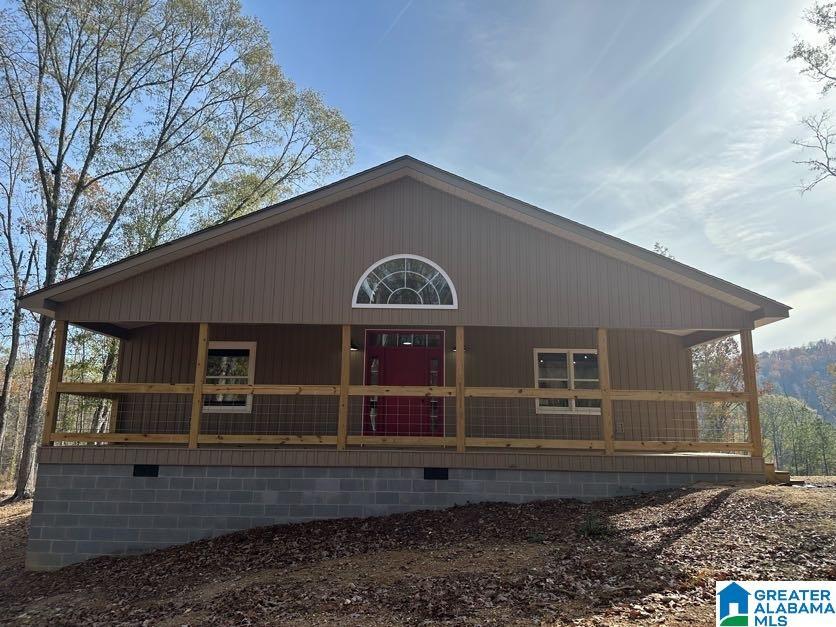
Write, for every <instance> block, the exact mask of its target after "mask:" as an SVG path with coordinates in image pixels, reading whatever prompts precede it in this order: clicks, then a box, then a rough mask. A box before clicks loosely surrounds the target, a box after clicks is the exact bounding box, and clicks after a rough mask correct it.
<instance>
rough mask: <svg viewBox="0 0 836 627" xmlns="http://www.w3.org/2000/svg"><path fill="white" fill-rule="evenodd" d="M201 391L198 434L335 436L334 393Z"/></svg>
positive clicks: (337, 411)
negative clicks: (222, 394)
mask: <svg viewBox="0 0 836 627" xmlns="http://www.w3.org/2000/svg"><path fill="white" fill-rule="evenodd" d="M219 396H221V395H205V396H204V397H203V398H204V412H203V415H202V417H201V421H200V433H201V434H202V435H294V436H297V435H298V436H303V435H317V436H332V435H333V436H335V435H336V434H337V418H338V414H339V398H338V397H336V396H304V395H272V394H251V395H243V394H242V395H224V397H223V398H219Z"/></svg>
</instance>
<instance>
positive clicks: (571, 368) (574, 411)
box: [534, 348, 601, 416]
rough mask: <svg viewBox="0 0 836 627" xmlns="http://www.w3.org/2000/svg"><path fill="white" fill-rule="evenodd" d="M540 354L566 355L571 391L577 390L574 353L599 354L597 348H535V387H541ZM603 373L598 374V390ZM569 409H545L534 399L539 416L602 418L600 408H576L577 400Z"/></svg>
mask: <svg viewBox="0 0 836 627" xmlns="http://www.w3.org/2000/svg"><path fill="white" fill-rule="evenodd" d="M540 353H566V373H567V375H568V376H569V381H568V383H569V389H570V390H574V389H575V365H574V360H573V359H572V355H573V354H574V353H592V354H594V355H597V354H598V349H597V348H535V349H534V387H536V388H539V387H540ZM600 376H601V373H600V372H599V373H598V389H600V387H601V378H600ZM580 380H581V381H593V380H594V379H580ZM584 389H589V388H584ZM568 400H569V406H568V407H543V406H541V405H540V399H539V398H535V399H534V409H535V410H536V412H537V413H538V414H571V415H582V416H583V415H586V416H600V415H601V408H600V407H575V399H574V398H570V399H568Z"/></svg>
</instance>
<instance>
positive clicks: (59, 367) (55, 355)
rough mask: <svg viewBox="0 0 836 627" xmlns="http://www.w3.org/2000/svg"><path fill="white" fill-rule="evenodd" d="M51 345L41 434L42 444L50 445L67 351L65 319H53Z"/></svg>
mask: <svg viewBox="0 0 836 627" xmlns="http://www.w3.org/2000/svg"><path fill="white" fill-rule="evenodd" d="M53 342H54V344H53V347H52V371H51V372H50V374H49V391H48V392H47V397H46V414H45V415H44V430H43V435H42V436H41V444H42V445H43V446H52V434H53V433H55V422H56V420H57V418H58V384H59V383H60V382H61V379H63V378H64V355H65V353H66V351H67V321H66V320H56V321H55V336H54V337H53Z"/></svg>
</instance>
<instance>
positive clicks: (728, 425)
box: [613, 401, 749, 443]
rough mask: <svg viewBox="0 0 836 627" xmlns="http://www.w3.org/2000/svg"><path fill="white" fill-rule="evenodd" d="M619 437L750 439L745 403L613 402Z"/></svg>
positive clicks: (663, 439) (629, 438)
mask: <svg viewBox="0 0 836 627" xmlns="http://www.w3.org/2000/svg"><path fill="white" fill-rule="evenodd" d="M613 422H614V428H615V439H616V440H625V441H645V442H647V441H666V442H706V443H708V442H724V443H738V442H739V443H746V442H748V441H749V423H748V418H747V414H746V403H743V402H736V403H731V402H670V401H615V402H613Z"/></svg>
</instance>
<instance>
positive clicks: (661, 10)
mask: <svg viewBox="0 0 836 627" xmlns="http://www.w3.org/2000/svg"><path fill="white" fill-rule="evenodd" d="M244 6H245V11H247V12H248V13H250V14H254V15H257V16H258V17H259V18H260V19H261V20H262V21H263V23H264V24H265V26H266V27H267V28H268V29H269V31H270V33H271V37H272V41H273V45H274V48H275V51H276V56H277V58H278V61H279V63H280V64H281V65H282V67H283V68H284V70H285V72H286V73H287V74H288V76H289V77H291V78H292V79H294V80H295V81H296V82H297V83H298V84H299V85H300V86H304V87H312V88H314V89H316V90H318V91H320V92H322V93H323V94H324V96H325V98H326V100H327V102H329V103H330V104H332V105H334V106H337V107H339V108H340V109H341V110H342V111H343V113H344V114H345V116H346V117H347V118H348V119H349V120H350V121H351V123H352V124H353V126H354V133H355V136H354V139H355V146H356V153H357V156H356V161H355V165H354V166H353V167H352V171H359V170H362V169H365V168H367V167H370V166H373V165H376V164H378V163H380V162H382V161H386V160H388V159H391V158H394V157H396V156H399V155H402V154H411V155H413V156H415V157H417V158H419V159H423V160H425V161H428V162H430V163H433V164H435V165H438V166H440V167H442V168H445V169H448V170H450V171H452V172H455V173H457V174H460V175H462V176H465V177H467V178H470V179H473V180H475V181H477V182H479V183H482V184H484V185H487V186H489V187H492V188H494V189H497V190H499V191H502V192H504V193H507V194H510V195H512V196H515V197H518V198H520V199H522V200H525V201H528V202H531V203H533V204H536V205H538V206H540V207H543V208H544V209H548V210H550V211H554V212H555V213H558V214H561V215H564V216H566V217H569V218H571V219H574V220H578V221H580V222H583V223H585V224H588V225H590V226H592V227H595V228H598V229H601V230H604V231H607V232H609V233H611V234H614V235H617V236H619V237H622V238H624V239H627V240H629V241H631V242H633V243H636V244H639V245H641V246H646V247H652V246H653V243H654V242H656V241H660V242H662V243H664V244H665V245H666V246H668V247H669V248H670V249H671V252H672V253H673V254H674V255H675V256H676V257H677V259H679V260H680V261H683V262H685V263H687V264H690V265H693V266H696V267H698V268H700V269H702V270H705V271H706V272H710V273H712V274H715V275H717V276H720V277H723V278H725V279H727V280H729V281H732V282H734V283H738V284H740V285H743V286H746V287H748V288H750V289H753V290H755V291H758V292H760V293H762V294H765V295H767V296H770V297H772V298H775V299H777V300H781V301H783V302H786V303H787V304H789V305H791V306H793V307H794V310H793V312H792V316H791V318H790V320H788V321H782V322H779V323H777V324H774V325H770V326H768V327H766V328H763V329H759V330H757V331H756V332H755V334H754V339H755V347H756V349H757V350H768V349H773V348H780V347H784V346H791V345H797V344H800V343H803V342H807V341H811V340H816V339H819V338H822V337H834V336H836V313H834V312H836V247H834V241H836V181H832V182H826V183H824V184H822V185H820V186H819V187H818V188H816V189H815V190H814V191H812V192H810V193H808V194H806V195H804V196H801V195H800V194H799V193H798V191H797V188H798V183H799V181H800V180H801V179H802V178H803V177H804V175H805V171H804V169H803V168H802V167H801V166H799V165H796V164H795V163H793V160H794V159H798V158H799V157H800V153H799V152H798V149H796V148H795V147H794V146H792V145H791V143H790V142H791V140H792V139H793V138H794V137H800V136H802V135H803V131H802V129H801V127H800V126H799V119H800V118H801V117H802V116H803V115H805V114H811V113H815V112H817V111H819V110H821V109H823V108H825V107H826V106H830V107H833V108H836V107H834V104H836V103H834V102H833V99H832V98H830V101H829V102H828V100H827V99H824V100H823V99H822V98H821V97H820V95H819V93H818V91H817V89H816V86H815V85H812V84H811V83H810V82H809V81H808V80H806V79H804V78H803V77H801V76H799V75H798V72H797V70H798V68H797V67H794V66H792V65H790V64H788V63H787V62H786V61H785V57H786V55H787V53H788V51H789V49H790V47H791V45H792V43H793V40H794V39H793V38H794V35H795V34H799V35H807V34H808V33H809V31H808V27H806V26H805V25H804V24H803V22H802V21H801V13H802V11H803V9H804V7H805V6H806V5H805V3H801V2H787V1H785V0H774V1H771V0H753V1H751V2H744V1H741V0H733V1H729V2H716V1H713V2H666V1H656V0H653V1H645V2H635V1H634V2H615V1H607V2H558V1H556V0H550V1H544V2H537V1H534V0H526V1H522V2H514V3H509V2H491V1H479V2H475V1H474V2H464V1H459V0H451V1H443V2H442V1H441V0H386V1H351V2H346V1H336V2H334V1H328V0H298V1H293V2H275V1H273V2H267V1H265V2H256V1H252V0H246V1H245V3H244Z"/></svg>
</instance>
